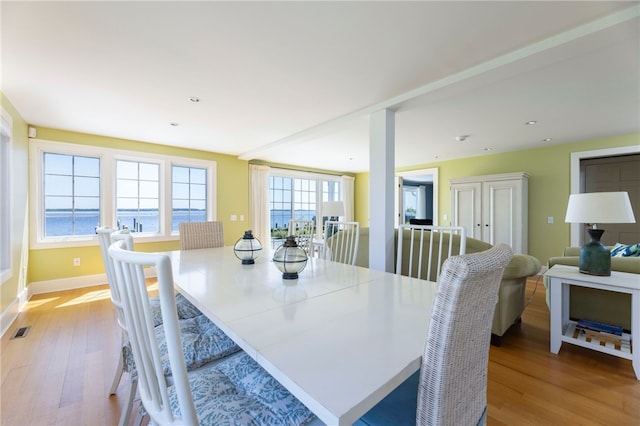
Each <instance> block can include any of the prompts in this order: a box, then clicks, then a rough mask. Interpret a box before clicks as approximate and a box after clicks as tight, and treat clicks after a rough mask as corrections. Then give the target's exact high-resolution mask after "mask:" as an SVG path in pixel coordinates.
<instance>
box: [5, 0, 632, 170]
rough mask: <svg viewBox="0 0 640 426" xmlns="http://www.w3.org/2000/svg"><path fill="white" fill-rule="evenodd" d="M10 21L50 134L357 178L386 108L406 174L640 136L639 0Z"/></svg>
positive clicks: (13, 95) (20, 11)
mask: <svg viewBox="0 0 640 426" xmlns="http://www.w3.org/2000/svg"><path fill="white" fill-rule="evenodd" d="M0 13H1V24H2V28H1V31H2V33H1V35H2V51H1V53H2V56H1V71H2V80H1V83H2V92H3V94H4V95H6V96H7V98H8V99H9V100H10V101H11V102H12V103H13V105H14V106H15V107H16V108H17V109H18V111H19V112H20V113H21V115H22V116H23V117H24V119H25V120H26V121H27V122H28V123H30V124H32V125H35V126H44V127H51V128H59V129H64V130H71V131H77V132H86V133H91V134H98V135H105V136H112V137H118V138H126V139H132V140H139V141H147V142H154V143H160V144H166V145H175V146H183V147H188V148H195V149H201V150H207V151H213V152H219V153H225V154H231V155H236V156H239V157H240V158H242V159H247V160H248V159H260V160H264V161H269V162H276V163H285V164H291V165H298V166H306V167H316V168H320V169H328V170H336V171H344V172H348V171H352V172H359V171H366V170H367V169H368V161H369V160H368V125H369V124H368V115H369V114H370V113H371V112H374V111H377V110H380V109H383V108H390V109H393V110H395V111H396V115H395V122H396V123H395V126H396V154H395V155H396V160H395V162H396V166H397V167H407V166H412V165H420V164H424V163H431V162H434V161H438V160H446V159H453V158H460V157H468V156H475V155H482V154H485V153H487V151H485V149H486V148H491V151H489V152H490V153H495V152H504V151H511V150H516V149H522V148H530V147H537V146H544V145H545V144H556V143H568V142H574V141H580V140H587V139H593V138H600V137H607V136H614V135H623V134H631V133H638V132H640V18H639V15H640V2H638V1H634V2H612V1H604V2H597V1H580V2H551V1H549V2H537V1H534V2H523V1H513V2H484V1H471V2H456V1H447V2H437V1H429V2H365V1H359V2H267V1H263V2H152V1H143V2H119V1H115V2H95V1H93V2H91V1H88V2H87V1H85V2H10V1H2V3H1V4H0ZM191 96H197V97H199V98H200V100H201V101H200V102H199V103H192V102H189V100H188V98H189V97H191ZM528 120H536V121H537V122H538V123H537V124H536V125H535V126H526V125H524V123H525V122H526V121H528ZM171 122H176V123H179V126H177V127H172V126H171V125H170V123H171ZM460 135H469V136H468V137H467V139H466V140H465V141H464V142H458V141H456V140H455V137H456V136H460ZM544 138H552V141H551V142H543V141H542V140H543V139H544ZM639 143H640V141H639Z"/></svg>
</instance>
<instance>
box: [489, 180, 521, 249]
mask: <svg viewBox="0 0 640 426" xmlns="http://www.w3.org/2000/svg"><path fill="white" fill-rule="evenodd" d="M482 186H483V187H482V193H483V206H482V219H483V222H482V241H486V242H488V243H489V244H491V245H496V244H508V245H509V246H511V247H513V248H514V249H515V250H520V249H519V248H520V247H521V242H520V241H519V240H518V238H519V235H520V230H516V223H515V219H516V218H518V217H520V216H521V212H520V211H519V210H520V206H521V201H520V200H519V197H520V189H519V186H520V184H519V182H515V181H509V180H503V181H495V182H491V181H489V182H483V183H482Z"/></svg>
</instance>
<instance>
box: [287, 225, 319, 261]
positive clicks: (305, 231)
mask: <svg viewBox="0 0 640 426" xmlns="http://www.w3.org/2000/svg"><path fill="white" fill-rule="evenodd" d="M315 233H316V224H315V221H313V220H303V219H291V220H290V221H289V235H293V236H294V237H296V243H297V244H298V247H300V248H301V249H302V250H304V251H305V253H307V256H311V255H312V254H313V240H314V238H315Z"/></svg>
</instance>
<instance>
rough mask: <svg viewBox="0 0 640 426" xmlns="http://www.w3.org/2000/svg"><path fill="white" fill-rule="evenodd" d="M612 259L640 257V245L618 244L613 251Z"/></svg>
mask: <svg viewBox="0 0 640 426" xmlns="http://www.w3.org/2000/svg"><path fill="white" fill-rule="evenodd" d="M611 257H640V243H637V244H620V243H616V245H615V246H613V248H612V249H611Z"/></svg>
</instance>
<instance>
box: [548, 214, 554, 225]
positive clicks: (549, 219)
mask: <svg viewBox="0 0 640 426" xmlns="http://www.w3.org/2000/svg"><path fill="white" fill-rule="evenodd" d="M547 223H548V224H552V223H553V216H549V217H547Z"/></svg>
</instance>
